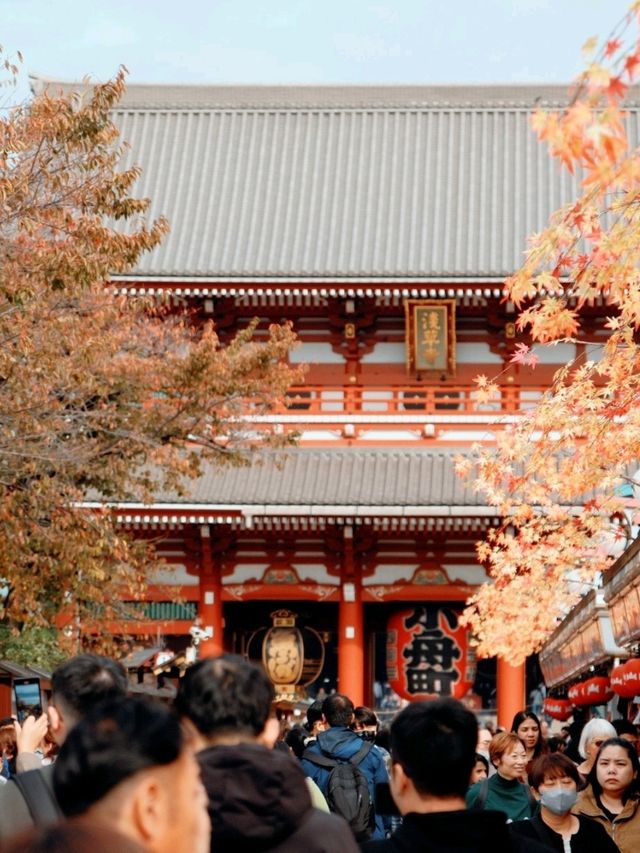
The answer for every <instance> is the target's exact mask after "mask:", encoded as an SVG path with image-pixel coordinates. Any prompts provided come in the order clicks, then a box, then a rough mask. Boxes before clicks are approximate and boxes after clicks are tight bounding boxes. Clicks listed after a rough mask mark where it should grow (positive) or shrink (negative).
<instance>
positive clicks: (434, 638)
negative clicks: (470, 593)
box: [402, 607, 461, 696]
mask: <svg viewBox="0 0 640 853" xmlns="http://www.w3.org/2000/svg"><path fill="white" fill-rule="evenodd" d="M440 614H442V616H443V618H444V620H445V622H446V623H447V624H448V625H449V627H450V628H451V629H455V628H456V627H457V619H456V616H455V613H453V612H452V611H451V610H448V609H446V608H443V609H441V610H439V609H437V608H429V607H417V608H416V609H415V610H414V611H413V613H412V614H411V616H409V617H407V619H405V620H404V627H405V628H406V629H407V630H410V629H411V628H413V627H415V626H416V625H419V626H420V627H421V628H422V630H421V631H420V632H419V633H415V634H413V635H412V639H411V644H410V645H409V646H406V647H405V649H404V650H403V652H402V656H403V657H404V658H406V659H407V665H406V667H405V673H406V678H407V690H408V691H409V693H411V694H412V695H416V694H419V693H438V694H439V695H440V696H451V694H452V692H453V691H452V685H453V684H455V682H456V681H458V679H459V677H460V676H459V674H458V672H457V671H456V669H455V667H454V661H456V660H458V659H459V658H460V656H461V652H460V649H459V648H458V646H457V644H456V643H455V642H454V640H453V639H452V638H451V637H449V636H447V634H446V633H445V631H444V630H443V629H442V628H441V627H440V619H439V615H440Z"/></svg>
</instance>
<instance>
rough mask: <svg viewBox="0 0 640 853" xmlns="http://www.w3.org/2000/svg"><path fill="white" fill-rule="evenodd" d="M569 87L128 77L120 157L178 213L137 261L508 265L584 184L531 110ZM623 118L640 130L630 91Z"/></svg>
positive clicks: (237, 274) (159, 269) (221, 267)
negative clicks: (565, 167)
mask: <svg viewBox="0 0 640 853" xmlns="http://www.w3.org/2000/svg"><path fill="white" fill-rule="evenodd" d="M33 83H34V88H35V89H40V88H42V87H43V86H46V85H50V86H52V87H53V88H54V89H56V88H60V86H61V85H63V84H60V83H56V82H52V81H49V82H47V81H43V80H34V81H33ZM69 87H71V84H67V88H69ZM75 88H82V87H81V86H80V87H78V86H77V85H76V87H75ZM564 97H565V88H564V87H554V86H546V85H540V86H508V85H507V86H505V85H502V86H475V87H474V86H435V87H420V86H399V87H393V86H386V87H376V86H372V87H362V86H359V87H358V86H356V87H348V86H343V87H326V88H323V87H311V86H309V87H305V86H295V87H247V86H244V87H243V86H238V87H234V86H226V87H225V86H202V87H190V86H184V87H181V86H166V87H162V86H131V87H130V89H129V91H128V92H127V94H126V95H125V98H124V100H123V102H122V104H121V105H120V106H119V108H118V110H117V111H116V113H115V121H116V122H117V124H118V126H119V127H120V128H121V131H122V135H123V137H124V138H125V139H126V140H128V141H129V143H130V144H131V146H132V148H131V151H130V152H129V154H128V155H127V158H126V165H131V164H133V163H138V164H140V165H141V166H142V168H143V175H142V177H141V179H140V181H139V183H138V185H137V187H136V193H137V194H138V195H140V196H146V197H149V198H151V199H152V205H151V215H152V216H157V215H159V214H164V215H165V216H167V218H168V219H169V221H170V223H171V227H172V231H171V234H169V236H168V237H167V238H166V239H165V241H164V242H163V244H162V246H160V247H159V248H158V249H156V250H155V251H154V252H152V253H150V254H148V255H146V256H145V257H144V258H143V259H142V261H141V263H140V266H139V268H138V269H137V270H135V271H134V274H135V275H136V276H145V277H150V278H159V279H161V278H178V279H179V278H195V279H197V280H200V279H202V280H221V279H222V280H229V279H231V280H233V279H239V280H245V279H246V280H254V281H255V280H264V279H269V280H272V279H275V280H284V281H286V280H294V281H305V280H307V281H308V280H312V281H313V280H317V281H322V280H332V279H337V280H345V281H372V282H375V281H384V280H386V279H401V280H407V281H412V282H419V281H433V280H452V279H453V280H456V279H460V278H462V279H463V280H468V279H471V280H473V279H480V280H490V279H496V278H497V279H501V278H503V277H504V276H505V275H507V274H509V273H510V272H512V271H513V270H514V269H515V268H517V267H518V266H519V264H520V262H521V259H522V253H523V251H524V249H525V248H526V238H527V235H529V234H530V233H532V232H533V231H536V230H539V229H540V228H541V227H542V226H543V225H544V224H545V223H546V221H547V218H548V216H549V213H550V212H552V211H553V210H555V209H556V208H557V207H558V206H559V205H561V204H562V203H563V202H566V201H568V200H570V199H571V198H572V197H573V196H574V195H575V194H576V193H577V191H578V178H576V177H573V178H572V177H571V176H569V175H568V174H567V173H566V172H561V171H560V169H559V167H558V165H557V163H556V162H555V161H552V160H551V159H550V157H549V155H548V153H547V150H546V148H545V146H543V145H540V144H538V143H537V142H536V139H535V137H534V134H533V132H532V131H531V128H530V126H529V114H530V112H531V110H532V108H533V107H534V106H535V104H536V103H538V102H542V103H545V104H557V103H561V102H562V101H563V99H564ZM629 123H630V131H631V133H632V135H633V136H634V137H636V136H637V132H636V131H637V125H638V110H637V109H636V108H634V107H633V106H632V107H631V108H630V117H629Z"/></svg>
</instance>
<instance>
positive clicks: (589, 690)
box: [584, 675, 613, 705]
mask: <svg viewBox="0 0 640 853" xmlns="http://www.w3.org/2000/svg"><path fill="white" fill-rule="evenodd" d="M612 696H613V690H612V689H611V683H610V681H609V679H608V678H605V676H603V675H596V676H595V678H590V679H589V680H588V681H585V682H584V698H585V700H586V701H585V703H584V704H585V705H604V703H605V702H608V701H609V699H611V698H612Z"/></svg>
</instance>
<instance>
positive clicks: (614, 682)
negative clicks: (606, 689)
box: [610, 663, 624, 696]
mask: <svg viewBox="0 0 640 853" xmlns="http://www.w3.org/2000/svg"><path fill="white" fill-rule="evenodd" d="M610 681H611V689H612V690H613V692H614V693H616V694H617V695H618V696H622V693H623V691H624V664H623V663H621V664H619V665H618V666H614V668H613V669H612V670H611V677H610Z"/></svg>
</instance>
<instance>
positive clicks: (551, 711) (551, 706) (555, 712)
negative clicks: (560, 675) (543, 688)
mask: <svg viewBox="0 0 640 853" xmlns="http://www.w3.org/2000/svg"><path fill="white" fill-rule="evenodd" d="M542 710H543V713H544V714H546V716H547V717H551V719H553V720H561V721H562V722H564V721H565V720H568V719H569V717H570V716H571V715H572V713H573V708H572V707H571V702H570V701H569V700H568V699H555V698H554V697H552V696H547V698H546V699H545V700H544V702H543V704H542Z"/></svg>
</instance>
